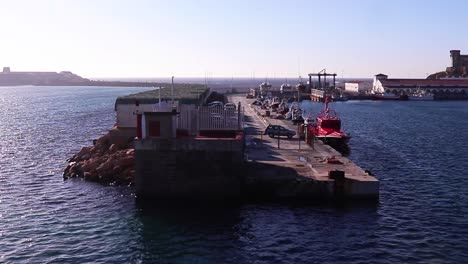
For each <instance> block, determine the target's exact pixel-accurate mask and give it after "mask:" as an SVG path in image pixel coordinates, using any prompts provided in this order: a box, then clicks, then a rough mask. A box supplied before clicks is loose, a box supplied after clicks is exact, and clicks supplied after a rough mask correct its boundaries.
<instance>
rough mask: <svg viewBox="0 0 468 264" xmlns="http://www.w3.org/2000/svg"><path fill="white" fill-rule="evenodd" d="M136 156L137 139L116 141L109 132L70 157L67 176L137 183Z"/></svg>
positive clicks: (65, 176)
mask: <svg viewBox="0 0 468 264" xmlns="http://www.w3.org/2000/svg"><path fill="white" fill-rule="evenodd" d="M114 132H115V131H114ZM134 155H135V150H134V144H133V138H127V139H125V140H122V138H119V140H115V139H113V138H112V135H111V133H108V134H106V135H104V136H103V137H101V138H99V139H98V140H95V141H94V146H92V147H84V148H82V149H81V150H80V152H78V153H77V154H76V155H75V156H73V157H72V158H70V159H69V160H68V161H69V164H68V166H67V168H66V169H65V171H64V172H63V177H64V179H69V178H74V177H83V178H84V179H85V180H89V181H95V182H101V183H115V184H133V179H134V175H135V169H134V166H135V157H134Z"/></svg>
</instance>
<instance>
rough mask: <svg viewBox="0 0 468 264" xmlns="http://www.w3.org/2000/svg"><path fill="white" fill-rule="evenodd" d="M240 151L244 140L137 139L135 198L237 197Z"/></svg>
mask: <svg viewBox="0 0 468 264" xmlns="http://www.w3.org/2000/svg"><path fill="white" fill-rule="evenodd" d="M243 149H244V141H243V139H242V140H233V139H194V138H189V139H139V140H136V141H135V160H136V164H135V170H136V177H135V188H136V193H137V196H138V197H139V198H143V197H144V198H174V199H181V198H192V197H193V198H209V197H240V196H241V184H242V168H243V166H244V154H243V153H244V152H243Z"/></svg>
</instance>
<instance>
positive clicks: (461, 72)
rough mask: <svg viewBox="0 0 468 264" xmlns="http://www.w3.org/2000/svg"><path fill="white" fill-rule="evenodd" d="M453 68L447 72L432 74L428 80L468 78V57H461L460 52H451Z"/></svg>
mask: <svg viewBox="0 0 468 264" xmlns="http://www.w3.org/2000/svg"><path fill="white" fill-rule="evenodd" d="M450 58H451V59H452V66H451V67H447V69H446V70H445V71H441V72H437V73H434V74H431V75H429V76H428V77H427V79H441V78H468V55H461V53H460V50H451V51H450Z"/></svg>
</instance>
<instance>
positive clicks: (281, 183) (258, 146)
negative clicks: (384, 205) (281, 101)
mask: <svg viewBox="0 0 468 264" xmlns="http://www.w3.org/2000/svg"><path fill="white" fill-rule="evenodd" d="M228 101H230V102H233V103H235V104H236V105H237V104H238V103H239V102H240V103H241V105H242V106H243V107H244V119H245V131H246V151H245V154H246V157H247V160H248V161H249V163H250V164H252V166H251V167H254V169H253V170H252V171H251V173H249V177H248V181H249V183H248V184H247V185H248V186H250V188H251V192H255V193H256V192H260V193H261V192H266V194H265V195H269V196H277V197H280V198H301V197H320V198H326V197H337V196H338V197H347V198H364V199H378V196H379V181H378V180H377V179H376V178H375V177H373V176H371V175H369V174H368V173H366V172H365V171H364V169H362V168H360V167H359V166H357V165H356V164H354V163H353V162H352V161H351V160H349V159H348V158H346V157H343V156H342V155H341V154H340V153H339V152H338V151H336V150H335V149H333V148H331V147H330V146H328V145H325V144H324V143H322V142H321V141H319V140H314V141H313V144H311V145H308V144H306V142H304V141H303V140H301V139H299V137H298V135H297V134H296V136H294V137H293V138H291V139H288V138H286V137H281V138H280V139H279V140H278V138H277V137H275V138H270V137H269V136H268V135H263V133H264V130H265V128H266V127H267V126H268V125H269V124H272V125H281V126H283V127H285V128H288V129H290V130H293V131H296V132H297V129H298V127H297V126H295V125H293V124H292V122H291V121H290V120H278V119H273V118H269V117H263V116H262V115H263V114H264V110H263V109H260V107H258V106H253V105H251V103H252V102H253V101H254V99H247V98H245V96H244V95H230V96H228ZM334 171H339V172H338V174H340V173H342V172H344V178H343V177H338V178H336V177H334V176H335V173H334ZM330 172H332V173H331V174H332V176H331V177H330ZM259 190H260V191H259ZM259 195H261V194H259Z"/></svg>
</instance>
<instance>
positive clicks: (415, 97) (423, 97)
mask: <svg viewBox="0 0 468 264" xmlns="http://www.w3.org/2000/svg"><path fill="white" fill-rule="evenodd" d="M408 100H410V101H434V95H433V94H431V93H424V94H412V95H410V96H408Z"/></svg>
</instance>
